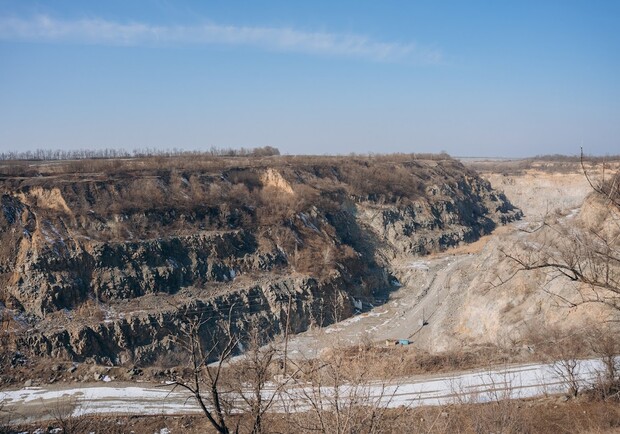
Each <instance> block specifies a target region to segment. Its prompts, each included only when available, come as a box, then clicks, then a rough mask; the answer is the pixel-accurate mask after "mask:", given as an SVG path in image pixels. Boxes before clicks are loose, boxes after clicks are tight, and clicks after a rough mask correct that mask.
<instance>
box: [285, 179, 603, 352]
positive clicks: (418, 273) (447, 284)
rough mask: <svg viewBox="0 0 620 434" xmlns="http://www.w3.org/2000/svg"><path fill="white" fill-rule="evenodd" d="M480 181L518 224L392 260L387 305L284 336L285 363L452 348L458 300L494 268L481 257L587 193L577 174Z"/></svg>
mask: <svg viewBox="0 0 620 434" xmlns="http://www.w3.org/2000/svg"><path fill="white" fill-rule="evenodd" d="M482 176H483V177H485V178H486V179H487V180H489V181H490V182H491V184H492V185H493V187H494V188H495V189H497V190H500V191H503V192H504V193H505V194H506V196H507V197H508V198H509V199H510V201H511V202H512V203H513V204H514V205H515V206H517V207H519V208H520V209H521V210H522V211H523V213H524V218H523V219H522V220H521V221H517V222H514V223H510V224H508V225H506V226H502V227H499V228H497V229H496V230H495V231H494V232H493V233H492V234H490V235H487V236H484V237H482V238H481V239H480V240H478V241H477V242H475V243H472V244H468V245H464V246H460V247H457V248H454V249H450V250H448V251H446V252H442V253H439V254H434V255H429V256H426V257H422V258H410V259H407V258H405V259H402V258H401V259H400V260H397V261H396V262H395V263H393V269H395V270H396V271H397V275H399V277H400V281H401V282H403V286H401V287H400V288H399V289H398V290H397V291H395V292H393V293H392V294H390V298H389V300H388V301H387V303H385V304H382V305H380V306H377V307H375V308H373V309H371V310H370V311H367V312H363V313H360V314H358V315H355V316H353V317H351V318H348V319H346V320H344V321H341V322H338V323H336V324H333V325H331V326H329V327H325V328H317V329H313V330H309V331H307V332H304V333H301V334H298V335H295V336H291V337H290V338H289V342H288V354H289V356H290V357H299V358H312V357H315V356H318V355H319V354H320V353H321V352H322V351H324V350H325V349H327V348H333V347H341V346H350V345H360V344H362V345H363V344H365V343H368V342H372V343H375V344H376V343H382V342H383V341H386V340H401V339H402V340H408V341H409V342H410V345H413V346H415V348H419V349H422V350H425V351H429V352H434V351H444V350H446V349H448V348H450V347H451V346H452V345H454V344H455V343H457V342H456V341H458V340H459V338H458V337H455V336H451V335H450V332H449V331H450V330H453V329H454V328H455V327H457V325H456V324H454V322H455V321H456V319H457V317H458V315H457V314H458V312H459V310H461V309H463V307H464V306H463V303H464V302H466V301H464V299H463V293H464V292H465V291H466V289H467V288H468V286H469V285H470V284H471V282H472V279H474V278H475V277H476V270H479V269H488V268H490V267H493V266H494V265H495V264H493V263H488V262H486V261H487V259H486V258H487V257H488V251H485V249H498V248H500V247H501V245H507V246H509V245H511V244H514V243H515V242H516V241H518V240H519V239H520V238H523V237H524V236H527V235H526V233H525V232H524V231H523V228H525V227H528V225H530V224H532V225H536V224H537V223H538V222H541V221H542V219H543V218H544V216H545V215H547V214H549V213H551V212H557V213H560V214H564V215H568V216H571V217H570V218H572V216H575V215H576V213H578V211H579V207H580V206H581V204H582V203H583V200H584V199H585V197H586V196H587V195H588V194H589V193H590V192H591V187H590V186H589V184H588V182H587V180H586V178H585V177H584V175H583V173H579V172H573V173H555V174H554V173H545V172H539V171H528V172H526V173H523V174H520V175H513V176H507V175H502V174H497V173H490V174H484V173H483V174H482ZM492 240H493V241H494V242H493V243H490V241H492ZM497 240H499V244H498V241H497ZM481 314H482V315H483V314H484V312H482V313H481Z"/></svg>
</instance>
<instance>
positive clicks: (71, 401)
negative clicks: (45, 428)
mask: <svg viewBox="0 0 620 434" xmlns="http://www.w3.org/2000/svg"><path fill="white" fill-rule="evenodd" d="M602 371H603V365H602V363H601V362H600V361H599V360H594V359H593V360H582V361H580V362H579V363H578V367H577V376H578V378H579V382H580V383H581V385H582V386H586V385H588V384H592V383H593V382H594V381H596V379H597V378H598V375H599V372H602ZM277 389H278V388H277V387H276V386H275V385H271V386H270V387H268V388H266V390H265V391H264V394H265V398H270V397H271V396H273V394H274V393H276V390H277ZM567 389H568V387H567V384H566V383H565V382H564V381H563V379H562V377H561V376H560V375H559V374H558V372H557V370H556V369H554V367H553V365H539V364H530V365H514V366H506V367H504V368H497V369H492V370H478V371H472V372H466V373H459V374H452V375H437V376H431V377H424V378H403V379H400V380H399V381H391V382H383V383H382V382H371V383H366V384H362V385H342V386H340V387H339V389H338V396H339V397H340V398H339V399H346V400H351V399H356V400H357V401H358V402H360V403H365V404H368V405H373V406H385V407H392V408H394V407H401V406H404V407H414V406H428V405H444V404H453V403H465V402H467V403H472V402H488V401H494V400H500V399H519V398H531V397H538V396H544V395H547V394H557V393H563V392H566V391H567ZM335 392H336V390H335V389H334V388H333V387H331V388H330V387H323V388H321V390H320V391H319V390H317V389H316V388H312V387H309V386H306V387H301V386H294V385H293V386H289V387H286V388H281V389H280V390H279V391H278V392H277V393H278V396H276V398H275V401H274V405H273V407H272V410H273V411H289V412H290V411H304V410H308V409H309V404H310V401H309V399H310V397H317V396H318V394H319V393H320V395H321V397H322V402H323V403H324V404H327V405H329V403H330V401H331V402H333V399H334V398H333V397H334V396H336V393H335ZM0 400H2V401H3V402H4V404H5V407H4V410H5V411H10V412H12V413H13V415H14V416H15V417H14V418H13V420H14V421H36V420H41V419H46V418H49V417H50V415H51V414H54V411H57V410H58V408H64V409H66V411H67V412H69V413H70V414H73V415H74V416H79V415H84V414H104V413H114V414H140V415H146V414H148V415H160V414H190V413H199V412H200V409H199V407H198V406H197V405H196V403H195V401H194V400H193V398H192V397H191V396H190V395H188V393H187V392H185V391H183V390H180V389H176V390H174V391H171V386H166V385H161V386H155V385H151V386H145V387H139V386H127V387H111V386H87V387H73V388H66V389H63V388H58V387H51V386H50V387H49V388H44V387H27V388H24V389H21V390H13V391H0Z"/></svg>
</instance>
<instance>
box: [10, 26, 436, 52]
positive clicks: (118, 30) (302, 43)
mask: <svg viewBox="0 0 620 434" xmlns="http://www.w3.org/2000/svg"><path fill="white" fill-rule="evenodd" d="M0 40H9V41H16V40H17V41H31V42H61V43H76V44H91V45H120V46H153V45H154V46H175V45H230V46H249V47H256V48H260V49H263V50H268V51H280V52H290V53H305V54H313V55H327V56H338V57H356V58H361V59H366V60H372V61H380V62H381V61H382V62H392V61H409V62H411V61H413V62H416V63H422V64H436V63H440V62H441V60H442V55H441V52H440V51H438V50H436V49H430V48H424V47H421V46H419V45H417V44H415V43H409V44H400V43H394V42H381V41H375V40H373V39H371V38H368V37H366V36H361V35H355V34H339V33H327V32H304V31H299V30H295V29H292V28H285V27H283V28H278V27H240V26H226V25H218V24H211V23H209V24H203V25H196V26H157V25H150V24H145V23H138V22H132V23H126V24H125V23H119V22H114V21H106V20H102V19H81V20H75V21H63V20H57V19H53V18H50V17H48V16H45V15H40V16H36V17H34V18H32V19H29V20H25V19H20V18H1V17H0Z"/></svg>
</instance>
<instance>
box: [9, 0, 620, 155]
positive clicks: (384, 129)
mask: <svg viewBox="0 0 620 434" xmlns="http://www.w3.org/2000/svg"><path fill="white" fill-rule="evenodd" d="M619 28H620V1H615V0H614V1H603V0H599V1H594V0H591V1H571V0H563V1H544V0H539V1H525V0H523V1H513V2H508V1H490V0H489V1H473V0H471V1H430V0H427V1H422V0H420V1H394V0H385V1H380V2H379V1H364V0H351V1H338V2H336V1H320V0H315V1H263V2H257V1H193V2H192V1H174V2H173V1H167V0H143V1H139V2H138V1H128V0H125V1H116V0H111V1H105V2H102V1H88V0H83V1H63V0H56V1H46V2H43V1H40V2H35V1H6V0H0V150H2V151H7V150H26V149H36V148H54V149H56V148H65V149H76V148H102V147H112V148H128V149H134V148H143V147H147V146H148V147H160V148H173V147H177V148H184V149H208V148H210V147H212V146H216V147H241V146H244V147H253V146H266V145H270V146H276V147H278V148H279V149H280V150H281V151H282V152H283V153H290V154H336V153H338V154H347V153H351V152H358V153H366V152H439V151H447V152H449V153H450V154H452V155H457V156H531V155H537V154H549V153H562V154H576V153H578V152H579V147H580V146H581V145H582V144H583V146H584V149H585V151H586V152H587V153H590V154H596V155H605V154H612V153H615V154H617V153H620V78H619V77H620V31H619V30H618V29H619Z"/></svg>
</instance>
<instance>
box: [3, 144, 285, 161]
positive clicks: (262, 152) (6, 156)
mask: <svg viewBox="0 0 620 434" xmlns="http://www.w3.org/2000/svg"><path fill="white" fill-rule="evenodd" d="M193 155H195V156H215V157H270V156H274V155H280V151H279V150H278V148H274V147H273V146H263V147H258V148H239V149H232V148H227V149H224V148H215V147H212V148H210V149H209V150H205V151H186V150H183V149H177V148H173V149H156V148H144V149H134V150H132V151H127V150H125V149H113V148H108V149H76V150H63V149H55V150H54V149H37V150H34V151H22V152H13V151H10V152H2V153H0V160H2V161H6V160H27V161H54V160H91V159H92V160H97V159H113V158H145V157H181V156H193Z"/></svg>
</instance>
